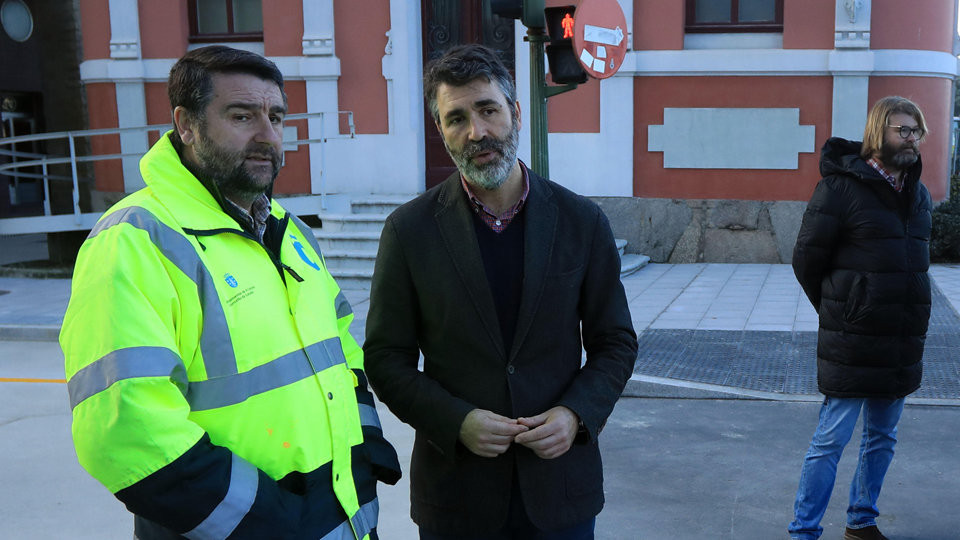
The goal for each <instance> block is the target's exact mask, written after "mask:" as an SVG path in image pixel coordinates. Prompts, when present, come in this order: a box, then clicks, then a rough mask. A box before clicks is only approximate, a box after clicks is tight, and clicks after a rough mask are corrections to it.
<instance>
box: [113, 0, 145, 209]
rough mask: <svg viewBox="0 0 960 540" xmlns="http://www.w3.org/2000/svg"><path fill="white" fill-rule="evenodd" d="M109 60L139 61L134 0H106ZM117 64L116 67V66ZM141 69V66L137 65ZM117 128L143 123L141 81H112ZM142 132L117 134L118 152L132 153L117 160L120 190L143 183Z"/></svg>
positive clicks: (132, 188)
mask: <svg viewBox="0 0 960 540" xmlns="http://www.w3.org/2000/svg"><path fill="white" fill-rule="evenodd" d="M110 59H111V62H118V63H124V64H125V65H128V64H126V63H127V62H133V63H135V64H139V63H140V61H141V60H140V14H139V12H138V9H137V0H110ZM118 67H119V66H118ZM138 67H139V68H140V70H142V67H141V66H138ZM116 90H117V119H118V124H117V127H121V128H123V127H140V126H145V125H147V100H146V96H145V94H144V89H143V80H142V79H140V80H134V81H130V82H118V83H116ZM147 146H148V145H147V134H146V132H128V133H121V134H120V151H121V152H122V153H124V154H130V153H132V154H136V155H134V156H131V157H125V158H122V159H121V163H122V169H123V190H124V191H125V192H126V193H130V192H133V191H136V190H138V189H140V188H142V187H143V186H144V183H143V179H142V178H141V177H140V156H141V155H142V154H144V153H145V152H146V151H147Z"/></svg>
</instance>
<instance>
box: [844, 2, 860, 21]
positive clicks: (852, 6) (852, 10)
mask: <svg viewBox="0 0 960 540" xmlns="http://www.w3.org/2000/svg"><path fill="white" fill-rule="evenodd" d="M861 8H863V0H844V2H843V9H845V10H847V15H848V16H849V20H850V22H851V23H855V22H857V10H858V9H861Z"/></svg>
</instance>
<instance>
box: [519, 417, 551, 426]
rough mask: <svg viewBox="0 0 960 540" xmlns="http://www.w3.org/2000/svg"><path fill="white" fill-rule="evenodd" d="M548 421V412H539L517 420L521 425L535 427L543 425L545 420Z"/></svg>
mask: <svg viewBox="0 0 960 540" xmlns="http://www.w3.org/2000/svg"><path fill="white" fill-rule="evenodd" d="M546 421H547V415H546V414H538V415H536V416H531V417H529V418H524V417H520V418H517V422H518V423H519V424H521V425H524V426H527V427H528V428H531V429H532V428H535V427H537V426H542V425H543V423H544V422H546Z"/></svg>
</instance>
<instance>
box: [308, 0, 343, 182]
mask: <svg viewBox="0 0 960 540" xmlns="http://www.w3.org/2000/svg"><path fill="white" fill-rule="evenodd" d="M333 32H334V18H333V0H303V41H302V45H303V56H304V58H303V60H302V64H301V68H302V73H303V78H304V82H305V84H306V91H307V112H324V113H329V114H325V115H324V120H323V125H322V126H321V121H320V120H319V119H316V120H309V121H308V122H307V126H308V127H307V129H308V131H309V132H310V138H311V139H313V138H318V137H323V136H328V135H330V136H332V135H335V134H337V133H338V131H339V123H340V122H339V119H338V118H337V115H336V111H337V109H338V99H337V79H339V77H340V60H339V59H338V58H337V57H336V56H335V52H336V47H335V43H334V33H333ZM323 154H324V149H323V145H322V144H311V145H310V193H314V194H319V193H323V192H324V191H328V190H329V188H327V187H326V186H325V185H324V182H323V174H324V159H325V158H324V155H323Z"/></svg>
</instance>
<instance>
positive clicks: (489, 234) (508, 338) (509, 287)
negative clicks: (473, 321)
mask: <svg viewBox="0 0 960 540" xmlns="http://www.w3.org/2000/svg"><path fill="white" fill-rule="evenodd" d="M524 213H525V212H523V211H522V210H521V211H520V213H519V214H517V215H516V216H515V217H514V218H513V221H511V222H510V225H509V226H508V227H507V228H506V229H504V230H503V232H500V233H496V232H494V231H493V229H491V228H490V227H489V226H487V224H486V223H484V222H483V220H482V219H480V216H478V215H477V214H474V215H473V228H474V230H476V231H477V243H478V244H479V245H480V256H481V257H482V258H483V269H484V270H485V271H486V274H487V283H489V284H490V293H491V294H492V295H493V303H494V305H495V306H496V307H497V319H498V320H499V322H500V335H501V336H503V347H504V350H505V351H507V354H508V355H509V354H510V348H511V347H512V346H513V335H514V333H515V332H516V329H517V313H518V312H519V311H520V291H521V289H522V286H523V224H524V218H523V215H524Z"/></svg>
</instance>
